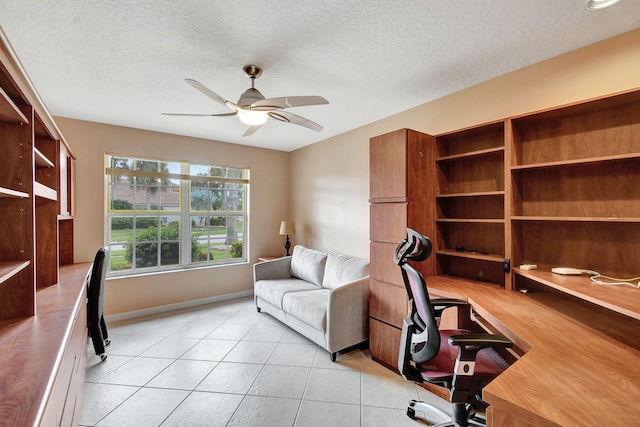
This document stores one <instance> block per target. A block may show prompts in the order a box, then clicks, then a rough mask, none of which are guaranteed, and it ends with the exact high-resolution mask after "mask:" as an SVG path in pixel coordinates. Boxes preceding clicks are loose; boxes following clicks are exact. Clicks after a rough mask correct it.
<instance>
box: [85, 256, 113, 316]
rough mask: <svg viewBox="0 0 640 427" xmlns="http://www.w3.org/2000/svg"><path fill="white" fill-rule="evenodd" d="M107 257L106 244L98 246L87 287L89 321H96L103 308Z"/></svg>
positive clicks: (107, 264)
mask: <svg viewBox="0 0 640 427" xmlns="http://www.w3.org/2000/svg"><path fill="white" fill-rule="evenodd" d="M109 258H110V251H109V248H108V247H107V246H105V247H103V248H100V249H98V252H97V253H96V256H95V258H94V260H93V265H92V266H91V274H90V277H89V289H88V297H89V303H88V315H89V319H90V322H91V321H98V320H99V319H100V316H101V315H102V312H103V310H104V279H105V277H106V275H107V267H108V266H109ZM96 318H97V319H98V320H96Z"/></svg>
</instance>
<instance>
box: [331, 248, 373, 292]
mask: <svg viewBox="0 0 640 427" xmlns="http://www.w3.org/2000/svg"><path fill="white" fill-rule="evenodd" d="M368 275H369V261H368V260H366V259H362V258H356V257H351V256H348V255H343V254H339V253H336V252H331V253H330V254H329V255H328V256H327V266H326V267H325V270H324V279H323V280H322V287H323V288H329V289H335V288H338V287H340V286H342V285H346V284H347V283H350V282H353V281H354V280H358V279H361V278H363V277H365V276H368Z"/></svg>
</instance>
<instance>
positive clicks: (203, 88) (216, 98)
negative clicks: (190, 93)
mask: <svg viewBox="0 0 640 427" xmlns="http://www.w3.org/2000/svg"><path fill="white" fill-rule="evenodd" d="M185 81H186V82H187V83H189V84H190V85H191V86H193V87H194V88H196V89H198V90H199V91H200V92H202V93H203V94H205V95H207V96H208V97H209V98H211V99H213V100H214V101H217V102H219V103H220V104H222V105H225V106H227V107H229V106H228V105H227V100H226V99H224V98H223V97H221V96H220V95H218V94H217V93H215V92H214V91H212V90H211V89H209V88H208V87H206V86H205V85H203V84H202V83H199V82H197V81H195V80H193V79H185ZM229 108H231V107H229Z"/></svg>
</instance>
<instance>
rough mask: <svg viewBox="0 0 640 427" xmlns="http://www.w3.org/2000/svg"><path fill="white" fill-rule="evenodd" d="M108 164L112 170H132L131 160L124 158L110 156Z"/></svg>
mask: <svg viewBox="0 0 640 427" xmlns="http://www.w3.org/2000/svg"><path fill="white" fill-rule="evenodd" d="M109 164H110V165H111V167H112V168H113V169H129V170H130V169H133V159H129V158H126V157H115V156H112V157H111V161H110V162H109Z"/></svg>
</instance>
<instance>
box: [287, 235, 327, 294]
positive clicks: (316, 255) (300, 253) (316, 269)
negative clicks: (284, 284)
mask: <svg viewBox="0 0 640 427" xmlns="http://www.w3.org/2000/svg"><path fill="white" fill-rule="evenodd" d="M326 261H327V254H326V253H325V252H320V251H316V250H315V249H309V248H305V247H304V246H302V245H296V246H295V247H294V248H293V256H292V257H291V275H292V276H293V277H297V278H299V279H302V280H305V281H307V282H309V283H313V284H314V285H317V286H321V285H322V277H323V276H324V265H325V262H326Z"/></svg>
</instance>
